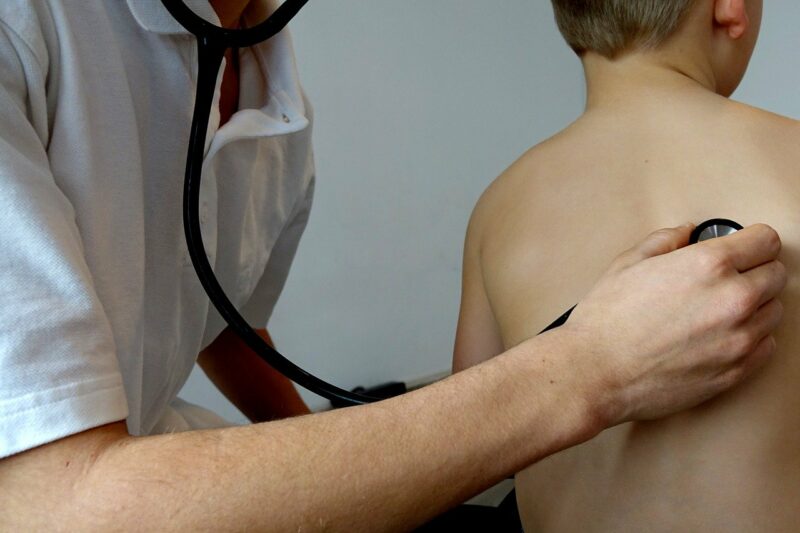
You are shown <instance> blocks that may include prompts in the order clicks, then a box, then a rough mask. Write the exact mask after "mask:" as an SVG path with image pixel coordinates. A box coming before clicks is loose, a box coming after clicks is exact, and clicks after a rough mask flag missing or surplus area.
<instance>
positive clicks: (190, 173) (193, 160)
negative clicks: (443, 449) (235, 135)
mask: <svg viewBox="0 0 800 533" xmlns="http://www.w3.org/2000/svg"><path fill="white" fill-rule="evenodd" d="M161 2H162V3H163V4H164V7H165V8H166V9H167V11H169V13H170V14H171V15H172V16H173V17H174V18H175V20H177V21H178V22H179V23H180V24H181V25H182V26H183V27H184V28H186V29H187V30H188V31H189V32H191V33H192V34H194V36H195V37H196V38H197V47H198V63H199V68H198V76H197V95H196V99H195V106H194V114H193V117H192V129H191V134H190V137H189V149H188V154H187V157H186V175H185V181H184V188H183V226H184V232H185V234H186V244H187V247H188V249H189V256H190V257H191V259H192V264H193V265H194V268H195V271H196V272H197V277H198V278H199V279H200V283H201V284H202V286H203V288H204V289H205V291H206V293H208V297H209V299H210V300H211V303H212V304H213V305H214V307H216V309H217V311H218V312H219V313H220V315H221V316H222V318H223V319H225V322H227V323H228V326H230V328H231V329H232V330H233V331H234V332H235V333H236V334H237V335H238V336H239V337H240V338H241V339H242V341H244V342H245V344H247V346H248V347H250V349H252V350H253V351H254V352H255V353H256V354H258V355H259V357H261V358H262V359H263V360H264V361H265V362H266V363H267V364H269V365H270V366H271V367H273V368H274V369H275V370H277V371H278V372H280V373H281V374H283V375H284V376H286V377H287V378H289V379H291V380H292V381H294V382H295V383H297V384H298V385H300V386H301V387H303V388H306V389H308V390H310V391H311V392H314V393H315V394H318V395H320V396H322V397H324V398H327V399H328V400H331V401H333V402H336V403H337V405H361V404H365V403H371V402H376V401H380V400H382V399H383V398H377V397H373V396H367V395H364V394H359V393H356V392H350V391H347V390H344V389H341V388H339V387H336V386H335V385H331V384H330V383H328V382H326V381H324V380H322V379H320V378H318V377H316V376H314V375H313V374H311V373H309V372H306V371H305V370H303V369H302V368H300V367H299V366H297V365H295V364H294V363H292V362H291V361H290V360H288V359H287V358H286V357H284V356H283V355H281V353H280V352H278V351H277V350H276V349H275V348H273V347H272V346H270V345H269V344H268V343H267V342H266V341H265V340H264V339H262V338H261V336H259V335H258V333H256V332H255V330H253V328H252V327H251V326H250V325H249V324H248V323H247V321H246V320H245V319H244V318H243V317H242V315H240V314H239V312H238V311H237V310H236V307H235V306H234V305H233V304H232V303H231V301H230V299H229V298H228V297H227V295H226V294H225V291H224V290H223V289H222V287H221V286H220V284H219V281H217V278H216V276H215V275H214V270H213V269H212V267H211V265H210V264H209V262H208V256H207V254H206V249H205V246H204V245H203V237H202V234H201V231H200V181H201V180H202V169H203V155H204V151H205V142H206V132H207V130H208V122H209V119H210V115H211V106H212V103H213V100H214V91H215V89H216V82H217V76H218V74H219V69H220V67H221V65H222V59H223V57H224V56H225V52H226V51H227V50H228V49H229V48H244V47H247V46H253V45H256V44H259V43H263V42H265V41H267V40H268V39H270V38H272V37H273V36H275V35H276V34H277V33H279V32H280V31H281V30H283V28H285V27H286V25H287V24H288V23H289V21H291V20H292V19H293V18H294V17H295V15H297V13H299V12H300V9H301V8H302V7H303V6H304V5H305V4H306V3H307V2H308V0H286V1H285V2H284V3H283V4H281V6H280V7H279V8H278V9H277V10H275V12H274V13H273V14H272V15H271V16H270V17H269V18H267V19H266V20H265V21H264V22H262V23H260V24H258V25H257V26H255V27H253V28H247V29H237V30H231V29H226V28H221V27H219V26H216V25H214V24H212V23H210V22H208V21H206V20H204V19H203V18H201V17H199V16H197V15H196V14H195V13H194V12H193V11H192V10H191V9H189V8H188V7H186V4H184V2H183V0H161ZM740 229H742V226H740V225H739V224H737V223H736V222H733V221H732V220H727V219H712V220H709V221H706V222H704V223H703V224H701V225H699V226H697V227H696V228H695V230H694V231H693V233H692V236H691V241H690V242H691V243H692V244H694V243H697V242H700V241H704V240H707V239H712V238H716V237H722V236H725V235H730V234H731V233H734V232H736V231H738V230H740ZM575 307H577V306H575ZM575 307H572V308H571V309H570V310H569V311H567V312H566V313H564V314H563V315H561V316H560V317H558V319H556V320H555V321H554V322H553V323H552V324H550V325H549V326H547V327H546V328H545V329H544V330H542V331H541V333H545V332H547V331H550V330H551V329H554V328H557V327H559V326H561V325H563V324H564V323H565V322H566V321H567V320H568V319H569V317H570V315H571V314H572V311H573V310H574V309H575ZM541 333H540V334H541Z"/></svg>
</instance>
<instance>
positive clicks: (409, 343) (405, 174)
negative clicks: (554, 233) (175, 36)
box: [183, 0, 800, 420]
mask: <svg viewBox="0 0 800 533" xmlns="http://www.w3.org/2000/svg"><path fill="white" fill-rule="evenodd" d="M765 3H766V4H767V5H766V6H765V11H766V12H765V20H764V28H763V32H762V40H761V42H760V44H759V49H758V50H757V52H756V55H755V57H754V59H753V63H752V67H751V71H750V73H749V75H748V77H747V78H746V80H745V82H744V84H743V85H742V87H741V89H740V91H739V92H738V93H737V98H739V99H741V100H744V101H746V102H748V103H752V104H755V105H759V106H762V107H766V108H768V109H770V110H773V111H776V112H779V113H783V114H787V115H790V116H793V117H797V118H800V94H798V87H800V54H798V53H797V48H798V44H800V39H798V34H797V31H796V26H797V25H798V24H800V2H797V0H770V1H767V2H765ZM291 27H292V31H293V32H294V38H295V45H296V49H297V56H298V61H299V64H300V71H301V77H302V79H303V82H304V86H305V88H306V91H307V92H308V94H309V96H310V97H311V99H312V101H313V102H314V104H315V109H316V132H315V141H316V159H317V168H318V182H317V191H316V199H315V206H314V213H313V215H312V217H311V221H310V223H309V226H308V229H307V231H306V235H305V237H304V239H303V242H302V244H301V246H300V250H299V252H298V255H297V259H296V261H295V266H294V269H293V271H292V274H291V276H290V277H289V281H288V283H287V287H286V290H285V292H284V294H283V297H282V299H281V301H280V303H279V305H278V307H277V309H276V311H275V315H274V317H273V320H272V322H271V324H270V332H271V333H272V334H273V336H274V337H275V340H276V342H277V344H278V345H279V347H280V348H281V349H282V350H283V351H285V352H286V353H287V354H289V355H290V357H291V358H293V359H294V360H295V361H296V362H297V363H299V364H300V365H301V366H303V367H305V368H307V369H309V370H311V371H312V372H314V373H317V374H319V375H320V376H321V377H323V378H325V379H328V380H331V381H333V382H334V383H336V384H338V385H340V386H343V387H347V388H350V387H353V386H356V385H362V384H366V385H371V384H376V383H379V382H383V381H388V380H393V379H413V378H418V377H421V376H425V375H429V374H434V373H438V372H441V371H444V370H447V369H448V368H449V366H450V356H451V350H452V340H453V334H454V331H455V322H456V317H457V312H458V301H459V289H460V272H461V248H462V243H463V236H464V230H465V228H466V224H467V220H468V218H469V214H470V212H471V210H472V206H473V205H474V204H475V201H476V200H477V198H478V196H479V195H480V194H481V192H482V191H483V189H484V188H485V187H486V186H487V185H488V184H489V182H490V181H491V180H492V179H493V178H494V177H495V176H497V175H498V174H499V173H500V172H502V170H503V169H504V168H505V167H506V166H508V165H509V164H510V163H511V162H513V161H514V160H515V159H516V158H517V157H518V156H519V155H520V154H521V153H522V152H523V151H525V150H526V149H527V148H529V147H530V146H532V145H534V144H536V143H537V142H539V141H541V140H542V139H544V138H546V137H548V136H549V135H551V134H553V133H554V132H556V131H557V130H559V129H560V128H562V127H563V126H565V125H566V124H567V123H568V122H569V121H571V120H572V119H574V118H575V117H576V116H577V115H578V114H579V113H580V111H581V109H582V105H583V97H584V89H583V82H582V80H583V78H582V73H581V69H580V64H579V62H578V60H577V59H576V58H575V57H574V55H573V54H572V52H571V51H570V50H569V49H568V48H567V47H566V45H564V44H563V41H562V40H561V37H560V35H558V33H557V30H556V27H555V23H554V22H553V19H552V11H551V8H550V3H549V2H546V1H542V0H538V1H534V0H502V1H494V2H491V1H485V0H482V1H478V0H405V1H396V0H395V1H389V0H336V1H335V2H334V1H323V0H312V1H311V2H309V5H308V6H307V7H306V8H305V10H304V11H303V12H302V13H301V15H300V16H299V17H298V19H297V20H296V21H294V22H293V23H292V26H291ZM798 208H800V206H799V207H798ZM183 395H184V397H185V398H186V399H188V400H189V401H194V402H197V403H201V404H204V405H208V406H211V407H212V408H214V409H215V410H217V411H219V412H220V413H221V414H223V415H224V416H228V417H229V418H231V419H233V420H243V418H242V417H241V415H239V414H238V413H236V411H235V410H234V409H233V408H232V407H230V406H229V405H227V403H226V402H225V401H224V399H222V397H221V396H220V395H219V394H218V393H216V391H214V390H213V388H212V387H211V385H210V384H209V383H208V382H207V381H206V380H205V378H204V376H202V373H201V372H195V373H194V374H193V375H192V378H191V379H190V382H189V384H187V386H186V388H185V389H184V394H183ZM306 397H307V398H308V399H309V400H310V402H311V403H312V404H313V405H317V406H318V405H321V403H322V402H320V401H319V400H317V399H315V397H313V396H310V395H309V396H306Z"/></svg>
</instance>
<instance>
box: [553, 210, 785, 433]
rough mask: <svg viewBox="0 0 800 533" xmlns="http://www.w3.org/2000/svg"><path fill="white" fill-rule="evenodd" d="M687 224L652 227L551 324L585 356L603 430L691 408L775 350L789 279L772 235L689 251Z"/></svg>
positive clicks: (760, 229) (761, 230)
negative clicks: (565, 316) (558, 324)
mask: <svg viewBox="0 0 800 533" xmlns="http://www.w3.org/2000/svg"><path fill="white" fill-rule="evenodd" d="M692 229H693V228H692V226H691V225H690V226H684V227H679V228H673V229H665V230H660V231H657V232H655V233H653V234H651V235H649V236H648V237H647V238H646V239H645V240H644V241H642V242H641V243H640V244H638V245H637V246H635V247H634V248H632V249H630V250H628V251H626V252H625V253H623V254H622V255H621V256H619V257H618V258H617V259H616V260H615V262H614V263H613V264H612V266H611V268H610V269H609V271H608V272H607V273H606V274H605V275H604V276H603V278H602V279H601V280H600V281H599V282H598V283H597V284H596V285H595V287H594V288H593V289H592V291H591V292H590V293H589V295H588V296H587V297H586V298H585V299H584V300H583V301H582V302H581V303H580V304H579V305H578V306H577V307H576V308H575V311H574V312H573V314H572V316H571V317H570V319H569V321H568V322H567V324H566V325H565V326H563V327H562V328H560V330H555V332H559V333H560V334H564V335H569V336H570V337H569V340H565V342H578V343H579V345H578V350H579V351H580V353H582V354H584V357H590V358H592V359H593V363H592V364H586V365H584V368H585V370H582V371H585V372H592V373H593V375H592V377H593V379H596V380H599V382H600V385H601V386H602V387H603V390H604V391H605V392H603V393H601V395H607V396H605V397H604V398H603V400H604V401H601V402H600V404H601V405H604V406H608V407H607V409H608V411H607V412H604V413H601V416H602V417H603V420H604V422H606V425H608V426H611V425H614V424H617V423H621V422H626V421H630V420H645V419H655V418H660V417H663V416H666V415H669V414H672V413H675V412H677V411H680V410H684V409H687V408H690V407H693V406H695V405H697V404H699V403H701V402H703V401H705V400H708V399H709V398H711V397H713V396H715V395H717V394H719V393H720V392H722V391H724V390H726V389H728V388H730V387H732V386H734V385H736V384H738V383H740V382H742V381H743V380H744V379H745V378H747V377H748V376H749V375H750V374H752V373H753V372H754V371H755V370H756V369H758V368H759V367H761V366H762V365H764V364H765V363H766V362H767V361H768V360H769V358H770V356H771V355H772V354H773V352H774V351H775V338H774V337H773V336H772V334H773V331H774V330H775V328H776V327H777V326H778V324H779V322H780V321H781V318H782V315H783V308H782V306H781V303H780V301H778V300H777V297H778V295H779V293H780V292H781V291H782V290H783V288H784V286H785V285H786V282H787V276H786V270H785V268H784V266H783V265H782V264H781V263H780V262H778V261H777V260H776V258H777V256H778V253H779V252H780V249H781V241H780V237H779V236H778V234H777V233H776V232H775V231H774V230H773V229H772V228H770V227H769V226H766V225H763V224H759V225H755V226H751V227H749V228H746V229H744V230H742V231H739V232H738V233H734V234H732V235H730V236H727V237H722V238H718V239H713V240H709V241H703V242H701V243H698V244H696V245H692V246H688V247H687V246H686V245H687V244H688V242H689V237H690V234H691V231H692ZM564 338H565V339H567V337H564Z"/></svg>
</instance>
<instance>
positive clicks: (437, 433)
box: [0, 225, 786, 531]
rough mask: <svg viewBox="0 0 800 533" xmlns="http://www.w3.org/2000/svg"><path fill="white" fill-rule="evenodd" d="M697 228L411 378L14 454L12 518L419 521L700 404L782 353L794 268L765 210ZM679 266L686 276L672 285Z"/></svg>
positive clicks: (125, 522)
mask: <svg viewBox="0 0 800 533" xmlns="http://www.w3.org/2000/svg"><path fill="white" fill-rule="evenodd" d="M690 229H691V228H680V229H673V230H663V231H660V232H657V233H656V234H653V235H651V236H650V237H648V239H646V240H645V241H643V242H642V243H641V244H640V245H638V246H637V247H635V248H633V249H631V250H629V251H628V252H626V253H624V254H622V255H621V256H620V257H619V258H618V259H617V260H616V261H615V262H614V264H613V265H612V267H611V268H610V269H609V271H608V272H607V273H606V275H605V276H604V277H603V278H602V279H601V280H600V282H599V283H598V284H597V285H596V286H595V288H594V289H593V290H592V291H591V292H590V293H589V295H588V296H587V297H586V298H585V299H584V300H583V301H582V303H581V304H580V305H579V306H578V308H576V310H575V312H574V313H573V316H572V318H571V320H570V322H569V323H567V324H566V325H565V326H564V327H562V328H560V329H558V330H555V331H551V332H549V333H547V334H544V335H541V336H539V337H536V338H534V339H531V340H529V341H526V342H523V343H522V344H520V345H518V346H516V347H515V348H513V349H511V350H509V351H507V352H505V353H503V354H501V355H499V356H497V357H495V358H493V359H491V360H490V361H487V362H485V363H482V364H479V365H476V366H474V367H472V368H470V369H468V370H465V371H464V372H460V373H459V374H456V375H454V376H452V377H450V378H448V379H447V380H444V381H442V382H440V383H437V384H435V385H432V386H430V387H427V388H424V389H421V390H418V391H415V392H413V393H410V394H407V395H404V396H401V397H398V398H394V399H391V400H387V401H384V402H381V403H379V404H374V405H368V406H362V407H354V408H349V409H343V410H339V411H334V412H329V413H323V414H317V415H309V416H304V417H299V418H294V419H289V420H284V421H279V422H269V423H265V424H256V425H253V426H247V427H237V428H229V429H221V430H210V431H196V432H187V433H180V434H172V435H163V436H153V437H130V436H128V435H127V433H126V431H125V426H124V425H123V424H122V423H117V424H113V425H110V426H106V427H102V428H98V429H94V430H90V431H87V432H84V433H81V434H78V435H75V436H72V437H69V438H65V439H62V440H60V441H57V442H54V443H52V444H49V445H46V446H42V447H39V448H36V449H33V450H30V451H27V452H24V453H20V454H18V455H15V456H12V457H10V458H6V459H4V460H2V461H0V501H2V502H3V505H2V506H0V529H2V530H30V529H54V528H62V529H68V530H70V529H78V530H91V529H102V530H107V529H142V530H153V529H155V530H164V529H197V528H202V529H211V530H215V529H255V530H271V531H283V530H320V529H327V530H332V531H376V530H408V529H411V528H413V527H414V526H416V525H419V524H421V523H423V522H424V521H425V520H427V519H429V518H431V517H433V516H435V515H436V514H438V513H440V512H442V511H444V510H445V509H447V508H449V507H451V506H453V505H455V504H457V503H458V502H461V501H464V500H465V499H467V498H469V497H470V496H472V495H474V494H476V493H478V492H480V491H481V490H482V489H484V488H486V487H488V486H490V485H492V484H494V483H496V482H497V481H499V480H501V479H503V478H504V477H507V476H508V475H510V474H512V473H514V472H517V471H519V470H521V469H523V468H525V467H527V466H529V465H530V464H532V463H534V462H536V461H537V460H539V459H541V458H543V457H545V456H547V455H549V454H551V453H554V452H556V451H559V450H561V449H564V448H566V447H569V446H572V445H575V444H578V443H580V442H583V441H585V440H587V439H590V438H592V437H593V436H595V435H597V434H598V433H599V432H600V431H602V430H603V429H604V428H606V427H610V426H613V425H615V424H619V423H622V422H625V421H628V420H639V419H652V418H658V417H661V416H665V415H667V414H670V413H672V412H675V411H678V410H681V409H685V408H689V407H691V406H693V405H696V404H697V403H699V402H702V401H704V400H706V399H708V398H710V397H712V396H714V395H716V394H718V393H719V392H721V391H723V390H725V389H727V388H729V387H731V386H733V385H735V384H737V383H739V382H740V381H741V380H742V379H744V378H745V377H746V376H747V375H749V374H751V373H752V372H753V371H754V370H755V369H756V368H758V367H759V366H761V365H762V364H764V363H765V362H766V361H767V360H768V358H769V356H770V355H771V354H772V353H773V351H774V348H775V344H774V338H773V337H772V336H771V334H772V331H773V330H774V328H775V327H776V326H777V324H778V322H779V321H780V318H781V311H780V304H779V303H778V302H777V300H776V299H775V298H776V297H777V296H778V294H779V293H780V291H781V290H782V288H783V287H784V285H785V283H786V274H785V271H784V269H783V267H782V265H781V264H780V263H778V262H776V261H775V259H776V257H777V254H778V252H779V250H780V240H779V238H778V237H777V234H775V232H774V231H773V230H771V229H770V228H768V227H766V226H761V225H759V226H754V227H751V228H747V229H745V230H743V231H741V232H739V233H737V234H735V235H732V236H729V237H725V238H721V239H717V240H715V241H710V242H708V243H702V244H701V245H697V246H692V247H689V248H684V249H681V250H678V251H675V252H674V253H667V252H670V251H671V250H674V249H675V248H678V247H680V246H683V245H685V244H686V242H687V241H688V237H689V232H690ZM667 274H671V278H672V279H673V280H677V281H676V282H674V283H671V284H670V285H669V286H664V284H663V283H659V280H662V279H663V278H664V276H666V275H667ZM645 289H646V290H645ZM667 295H668V296H669V297H666V296H667ZM656 303H657V304H658V305H656ZM645 311H647V312H645ZM617 324H627V325H628V326H629V327H627V328H617V327H614V326H615V325H617Z"/></svg>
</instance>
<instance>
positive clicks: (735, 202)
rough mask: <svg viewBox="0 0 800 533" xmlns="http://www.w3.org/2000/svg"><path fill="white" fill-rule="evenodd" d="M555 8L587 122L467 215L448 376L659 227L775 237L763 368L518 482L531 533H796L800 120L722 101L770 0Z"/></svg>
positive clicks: (563, 304) (589, 2)
mask: <svg viewBox="0 0 800 533" xmlns="http://www.w3.org/2000/svg"><path fill="white" fill-rule="evenodd" d="M553 4H554V8H555V13H556V18H557V21H558V24H559V27H560V29H561V31H562V33H563V34H564V36H565V38H566V40H567V41H568V43H569V44H570V46H571V47H572V48H573V49H574V50H575V51H576V52H577V53H578V55H579V56H580V58H581V60H582V62H583V66H584V68H585V72H586V80H587V86H588V92H587V104H586V111H585V113H584V114H583V116H582V117H580V119H578V120H577V121H576V122H575V123H573V124H572V125H570V126H569V127H567V128H566V129H565V130H564V131H562V132H561V133H559V134H557V135H556V136H554V137H552V138H551V139H549V140H547V141H545V142H544V143H542V144H540V145H539V146H536V147H535V148H533V149H532V150H530V151H529V152H528V153H527V154H525V155H524V156H522V158H521V159H519V160H518V161H517V162H516V163H514V164H513V165H512V166H511V167H510V168H509V169H508V170H507V171H506V172H505V173H503V175H502V176H500V178H498V179H497V180H496V181H495V182H494V183H493V184H492V185H491V186H490V187H489V189H488V190H487V191H486V192H485V193H484V195H483V197H482V198H481V200H480V201H479V203H478V205H477V207H476V208H475V212H474V213H473V216H472V219H471V221H470V226H469V230H468V233H467V239H466V247H465V257H464V280H463V294H462V306H461V313H460V317H459V325H458V332H457V338H456V346H455V356H454V369H455V370H460V369H463V368H466V367H468V366H472V365H474V364H477V363H478V362H480V361H482V360H485V359H487V358H490V357H492V356H494V355H496V354H498V353H500V352H501V351H503V349H504V348H508V347H510V346H513V345H515V344H517V343H519V342H520V341H522V340H523V339H526V338H528V337H530V336H531V335H534V334H536V333H537V332H539V331H540V330H542V329H543V328H544V327H545V326H547V325H548V324H549V323H550V322H551V321H552V320H553V319H555V318H556V317H558V316H559V315H561V313H563V312H564V311H565V310H566V309H568V308H570V307H571V306H572V305H573V304H575V303H576V302H579V301H580V300H581V298H582V297H583V296H584V295H585V294H586V292H587V291H588V290H589V289H590V288H591V287H592V284H593V281H594V280H596V279H598V278H599V277H600V275H601V274H602V273H603V271H604V269H605V266H606V265H608V264H609V263H610V262H611V260H612V259H613V258H614V257H615V256H616V254H618V253H619V252H620V251H622V250H623V249H625V248H628V247H630V246H631V245H633V244H634V243H635V242H637V240H638V239H639V238H641V237H642V236H643V235H645V234H646V233H648V232H650V231H651V230H653V229H654V228H658V227H666V226H675V225H678V224H680V223H682V222H685V221H689V220H691V221H694V222H695V223H700V222H702V221H704V220H706V219H710V218H718V217H721V218H729V219H733V220H736V221H738V222H739V223H741V224H743V225H745V226H747V225H750V224H753V223H755V222H756V221H763V222H766V223H768V224H770V225H771V226H772V227H774V228H775V229H776V230H777V231H778V233H779V234H780V235H781V236H782V239H783V243H784V247H783V250H784V251H783V252H782V255H781V261H782V262H783V263H784V264H785V265H786V267H787V270H788V272H789V279H790V281H789V285H788V286H787V289H786V291H785V292H784V293H783V294H784V296H783V297H782V299H783V305H784V306H785V319H784V321H783V324H784V325H783V326H782V328H781V329H779V330H778V332H777V334H776V338H777V341H778V350H777V353H776V355H775V357H774V359H773V360H772V361H771V362H770V364H769V365H768V366H767V367H766V368H765V369H764V370H763V371H761V372H760V373H759V374H757V375H756V377H755V378H753V379H751V380H749V381H748V382H747V383H745V384H744V385H743V386H742V387H740V388H738V389H736V390H734V391H733V392H731V393H728V394H727V395H724V396H722V397H720V398H719V399H715V400H713V401H710V402H708V403H706V404H704V405H702V406H700V407H698V408H696V409H693V410H691V411H689V412H686V413H682V414H679V415H676V416H673V417H670V418H667V419H664V420H658V421H652V422H646V423H631V424H625V425H622V426H618V427H615V428H612V429H610V430H607V431H605V432H604V433H602V434H601V435H600V436H598V437H597V438H595V439H593V440H592V441H589V442H587V443H585V444H583V445H580V446H578V447H575V448H572V449H570V450H567V451H565V452H562V453H560V454H558V455H556V456H554V457H552V458H549V459H547V460H545V461H542V462H541V463H539V464H538V465H534V466H533V467H531V468H530V469H528V470H526V471H523V472H522V473H520V474H519V475H518V476H517V492H518V495H517V496H518V502H519V507H520V513H521V516H522V519H523V523H524V525H525V526H526V529H527V530H528V531H532V532H550V531H581V532H586V531H605V532H620V531H737V532H739V531H797V530H798V527H800V526H799V525H798V524H800V505H798V501H800V357H798V356H800V354H799V353H798V352H799V351H800V328H797V327H795V326H794V325H793V322H794V320H796V319H797V318H800V309H798V305H800V294H798V287H797V279H796V278H795V276H794V272H796V271H797V269H798V268H799V267H800V257H798V248H800V216H799V215H798V213H800V124H799V123H798V122H796V121H793V120H790V119H787V118H784V117H780V116H777V115H773V114H770V113H767V112H765V111H761V110H758V109H754V108H752V107H748V106H746V105H743V104H740V103H736V102H733V101H731V100H729V99H728V96H729V95H730V94H731V93H732V92H733V91H734V90H735V88H736V87H737V85H738V84H739V82H740V80H741V79H742V77H743V75H744V72H745V70H746V68H747V64H748V62H749V59H750V56H751V54H752V52H753V48H754V47H755V43H756V39H757V36H758V30H759V25H760V20H761V9H762V0H553ZM743 305H752V306H757V305H759V302H743ZM780 307H781V306H780V304H777V303H776V304H774V305H770V306H766V307H765V308H764V309H763V313H762V316H764V317H767V316H770V315H774V314H776V313H780V312H781V309H780ZM793 319H794V320H793Z"/></svg>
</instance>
